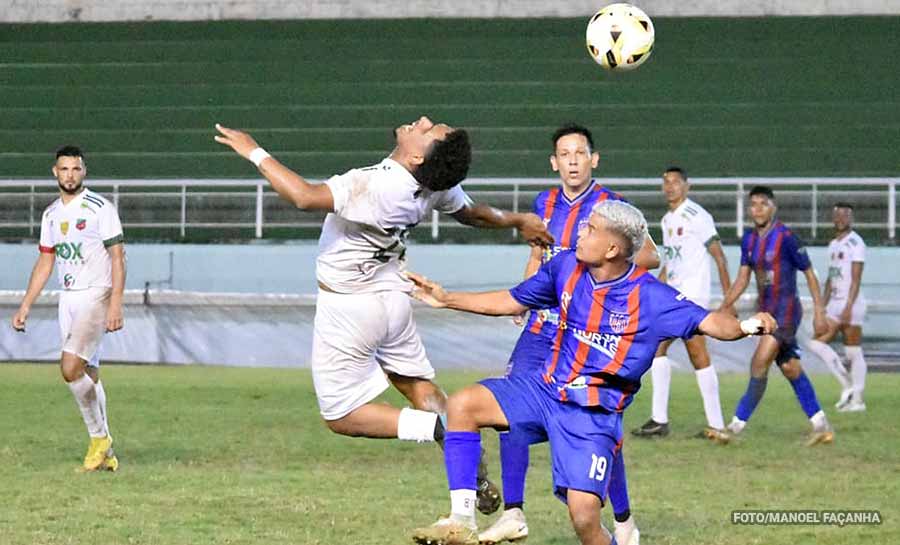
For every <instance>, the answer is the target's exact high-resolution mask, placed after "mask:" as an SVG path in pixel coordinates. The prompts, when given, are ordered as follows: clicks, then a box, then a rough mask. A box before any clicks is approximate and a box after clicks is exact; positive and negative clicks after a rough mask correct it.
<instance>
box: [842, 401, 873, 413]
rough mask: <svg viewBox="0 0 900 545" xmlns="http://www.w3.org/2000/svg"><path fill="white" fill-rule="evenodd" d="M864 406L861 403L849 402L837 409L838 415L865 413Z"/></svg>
mask: <svg viewBox="0 0 900 545" xmlns="http://www.w3.org/2000/svg"><path fill="white" fill-rule="evenodd" d="M865 410H866V404H865V403H863V402H862V401H850V402H849V403H846V404H844V405H843V406H842V407H839V408H838V412H839V413H861V412H865Z"/></svg>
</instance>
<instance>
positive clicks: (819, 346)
mask: <svg viewBox="0 0 900 545" xmlns="http://www.w3.org/2000/svg"><path fill="white" fill-rule="evenodd" d="M826 324H827V329H826V330H825V331H823V332H822V333H821V334H820V335H817V336H816V338H815V339H810V341H809V343H808V346H809V349H810V351H812V353H813V354H815V355H816V356H818V357H819V359H821V360H822V361H824V362H825V365H826V366H827V367H828V370H829V371H831V374H832V375H834V378H836V379H837V381H838V384H840V385H841V397H840V398H839V399H838V401H837V403H835V407H838V408H841V407H843V406H844V405H846V404H847V402H849V401H850V396H851V394H852V393H853V388H852V385H851V382H850V375H849V373H847V370H846V369H845V368H844V363H843V362H842V361H841V357H840V356H839V355H838V354H837V352H835V351H834V349H832V348H831V347H830V346H828V343H830V342H831V341H832V340H834V337H835V335H837V332H838V330H839V329H840V328H839V326H838V323H837V322H835V321H834V320H831V319H829V320H827V321H826Z"/></svg>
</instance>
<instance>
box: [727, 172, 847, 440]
mask: <svg viewBox="0 0 900 545" xmlns="http://www.w3.org/2000/svg"><path fill="white" fill-rule="evenodd" d="M777 210H778V207H777V206H776V204H775V193H774V192H773V191H772V189H771V188H769V187H766V186H756V187H754V188H753V189H751V190H750V217H751V218H752V219H753V223H754V227H752V228H750V229H747V231H746V232H745V233H744V238H743V240H741V268H740V270H739V271H738V276H737V279H735V281H734V284H732V285H731V289H730V290H728V293H727V294H725V297H724V300H723V301H722V307H721V308H727V307H730V306H731V305H732V304H734V302H735V301H737V299H738V297H740V296H741V294H742V293H743V292H744V290H745V289H747V285H748V284H749V283H750V275H751V273H753V274H754V276H755V277H756V287H757V289H758V290H759V301H758V309H759V311H761V312H769V313H771V314H772V315H773V316H775V319H776V320H777V321H778V331H776V332H775V334H774V335H766V336H764V337H762V338H761V339H760V341H759V345H758V346H757V347H756V352H754V354H753V359H752V360H751V363H750V383H749V384H748V385H747V391H746V393H744V396H743V397H742V398H741V400H740V402H739V403H738V406H737V409H736V410H735V415H734V418H733V419H732V420H731V423H730V424H729V425H728V429H729V430H731V432H732V433H735V434H737V433H740V432H741V431H742V430H743V429H744V426H746V425H747V421H748V420H749V419H750V415H752V414H753V411H754V409H756V406H757V405H758V404H759V402H760V400H761V399H762V397H763V394H764V393H765V391H766V383H767V380H768V379H767V377H768V374H769V366H770V365H772V361H773V360H774V361H775V363H776V364H778V367H779V368H780V369H781V373H782V374H783V375H784V376H785V378H787V379H788V381H789V382H790V383H791V387H793V389H794V393H795V394H796V396H797V399H798V400H799V401H800V406H801V407H802V408H803V411H804V412H805V413H806V416H807V417H808V418H809V421H810V423H811V424H812V428H813V431H812V435H811V436H810V438H809V441H808V443H807V444H808V445H810V446H812V445H815V444H818V443H831V442H832V441H834V431H833V430H832V428H831V425H830V424H829V423H828V419H827V418H826V417H825V412H824V411H822V408H821V406H820V405H819V400H818V399H817V398H816V391H815V389H814V388H813V385H812V382H810V380H809V377H807V376H806V373H804V372H803V368H802V367H801V366H800V349H799V347H798V346H797V328H798V327H799V326H800V319H801V318H802V316H803V308H802V307H801V306H800V297H799V296H798V295H797V271H801V272H802V273H803V274H804V275H805V276H806V283H807V285H808V286H809V293H810V294H811V295H812V299H813V307H814V309H815V315H814V318H813V328H814V329H815V330H816V331H820V330H822V329H823V328H824V327H825V326H826V317H825V305H824V304H823V301H822V298H821V293H820V291H819V281H818V279H817V278H816V271H815V269H814V268H813V267H812V266H811V264H810V262H809V256H808V255H807V254H806V248H804V245H803V242H802V241H801V240H800V239H799V238H797V235H795V234H794V233H793V232H792V231H791V230H790V229H789V228H788V227H787V226H786V225H785V224H783V223H781V222H780V221H778V220H777V219H776V218H775V212H776V211H777Z"/></svg>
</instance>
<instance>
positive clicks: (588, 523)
mask: <svg viewBox="0 0 900 545" xmlns="http://www.w3.org/2000/svg"><path fill="white" fill-rule="evenodd" d="M600 508H601V503H600V498H597V497H596V496H593V500H591V499H590V496H587V495H585V497H583V498H579V499H577V500H575V501H573V498H572V496H571V495H570V496H569V518H570V519H571V520H572V527H573V528H574V529H575V532H576V533H577V534H578V537H579V538H581V540H582V542H584V541H585V538H586V537H588V536H591V537H596V536H597V534H598V533H602V532H603V525H602V524H601V523H600Z"/></svg>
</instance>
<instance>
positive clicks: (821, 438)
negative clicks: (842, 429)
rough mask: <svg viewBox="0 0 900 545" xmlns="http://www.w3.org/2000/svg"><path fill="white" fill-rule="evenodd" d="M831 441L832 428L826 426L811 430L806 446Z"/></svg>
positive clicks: (832, 441) (832, 440)
mask: <svg viewBox="0 0 900 545" xmlns="http://www.w3.org/2000/svg"><path fill="white" fill-rule="evenodd" d="M831 443H834V430H832V429H831V428H827V429H824V430H819V431H814V432H812V433H811V434H810V435H809V439H808V440H807V441H806V446H808V447H814V446H816V445H830V444H831Z"/></svg>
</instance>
